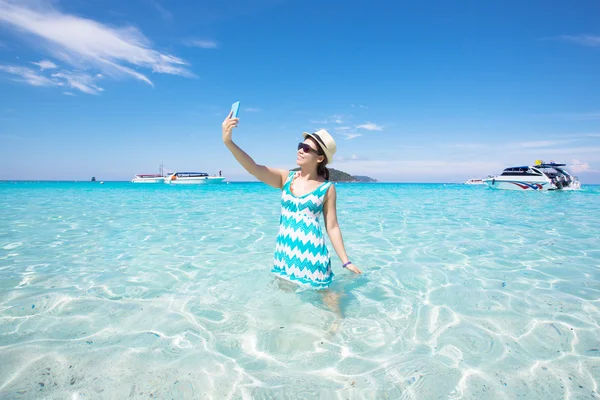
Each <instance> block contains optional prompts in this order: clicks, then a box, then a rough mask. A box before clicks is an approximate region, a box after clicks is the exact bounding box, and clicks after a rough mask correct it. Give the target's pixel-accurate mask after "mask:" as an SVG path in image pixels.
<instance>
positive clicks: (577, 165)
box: [570, 159, 590, 174]
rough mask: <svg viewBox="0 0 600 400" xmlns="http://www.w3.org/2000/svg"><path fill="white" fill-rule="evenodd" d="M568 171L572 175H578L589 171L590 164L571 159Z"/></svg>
mask: <svg viewBox="0 0 600 400" xmlns="http://www.w3.org/2000/svg"><path fill="white" fill-rule="evenodd" d="M570 169H571V171H573V172H574V173H576V174H578V173H580V172H584V171H589V170H590V164H588V163H584V162H581V161H579V160H575V159H573V161H571V165H570Z"/></svg>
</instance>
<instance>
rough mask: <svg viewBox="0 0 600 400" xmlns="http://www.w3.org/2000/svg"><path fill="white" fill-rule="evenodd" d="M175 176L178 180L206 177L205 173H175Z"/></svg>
mask: <svg viewBox="0 0 600 400" xmlns="http://www.w3.org/2000/svg"><path fill="white" fill-rule="evenodd" d="M175 175H176V176H177V177H178V178H196V177H204V176H208V174H207V173H206V172H176V173H175Z"/></svg>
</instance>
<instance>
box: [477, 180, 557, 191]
mask: <svg viewBox="0 0 600 400" xmlns="http://www.w3.org/2000/svg"><path fill="white" fill-rule="evenodd" d="M484 182H485V184H486V185H487V186H488V187H489V188H492V189H500V190H521V191H522V190H528V191H539V190H542V191H544V190H555V189H556V186H554V185H553V184H552V182H550V181H541V180H540V181H530V180H516V179H515V180H503V179H495V178H490V179H485V180H484Z"/></svg>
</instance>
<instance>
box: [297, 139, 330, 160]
mask: <svg viewBox="0 0 600 400" xmlns="http://www.w3.org/2000/svg"><path fill="white" fill-rule="evenodd" d="M302 136H303V137H304V139H306V138H307V137H308V136H310V137H311V138H313V139H314V140H315V142H317V143H318V144H319V147H320V148H321V150H323V153H325V157H327V165H329V164H331V163H333V154H331V150H329V149H328V148H327V146H325V143H323V141H322V140H319V138H317V137H315V135H313V134H312V133H310V132H302Z"/></svg>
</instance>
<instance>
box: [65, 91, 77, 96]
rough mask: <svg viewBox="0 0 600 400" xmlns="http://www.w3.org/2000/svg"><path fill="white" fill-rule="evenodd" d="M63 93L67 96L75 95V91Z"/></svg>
mask: <svg viewBox="0 0 600 400" xmlns="http://www.w3.org/2000/svg"><path fill="white" fill-rule="evenodd" d="M63 94H64V95H67V96H75V93H73V92H63Z"/></svg>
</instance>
